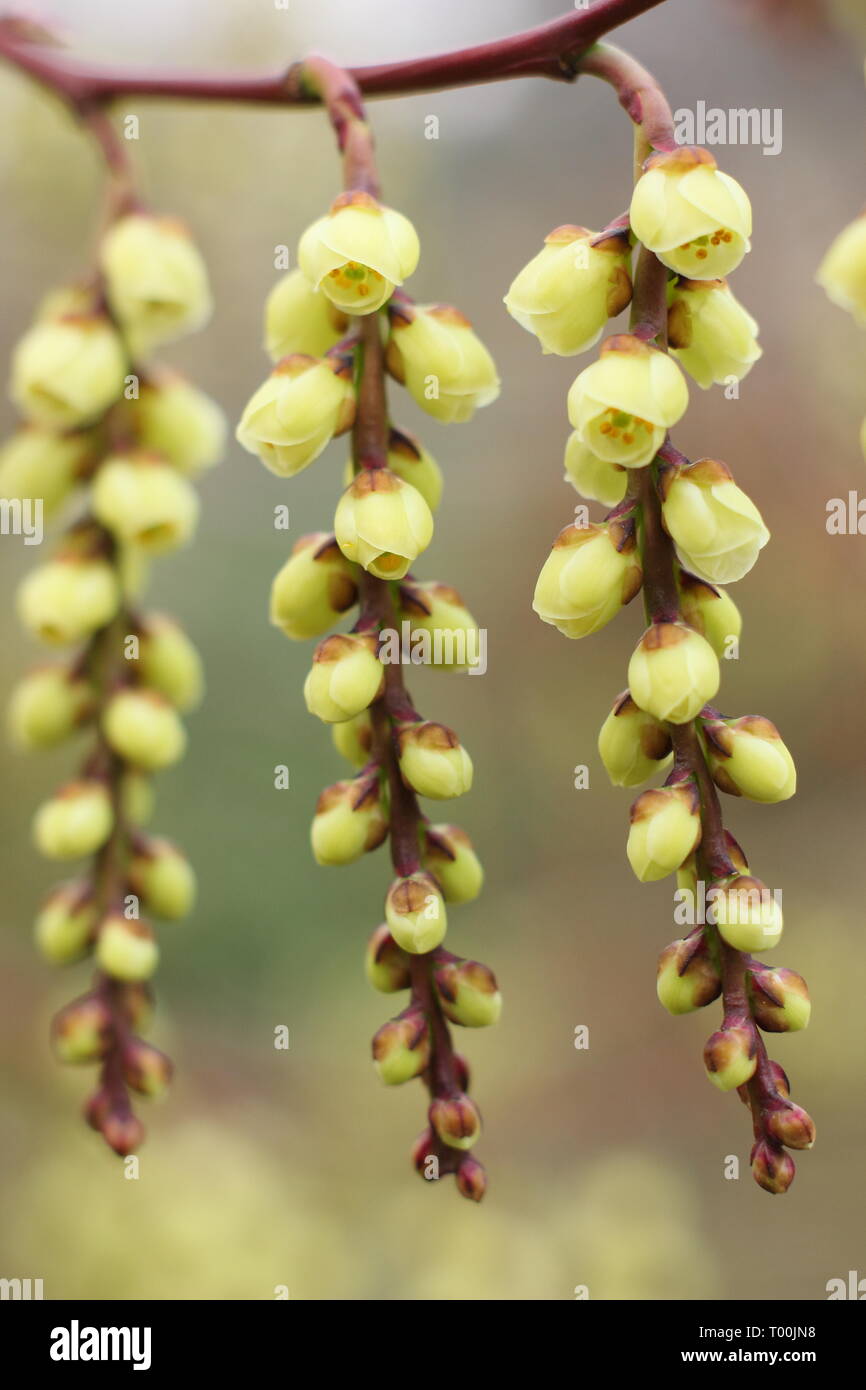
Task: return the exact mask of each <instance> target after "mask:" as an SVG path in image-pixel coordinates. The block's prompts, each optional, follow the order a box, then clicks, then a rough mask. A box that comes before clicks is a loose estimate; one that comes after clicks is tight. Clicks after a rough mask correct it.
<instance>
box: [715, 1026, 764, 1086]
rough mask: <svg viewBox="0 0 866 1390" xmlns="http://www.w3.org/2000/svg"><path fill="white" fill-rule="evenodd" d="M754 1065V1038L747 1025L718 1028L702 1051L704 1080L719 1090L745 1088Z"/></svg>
mask: <svg viewBox="0 0 866 1390" xmlns="http://www.w3.org/2000/svg"><path fill="white" fill-rule="evenodd" d="M757 1065H758V1057H757V1037H756V1035H755V1030H754V1028H752V1027H750V1026H748V1025H746V1024H733V1025H731V1026H726V1027H723V1028H720V1029H719V1031H718V1032H717V1033H713V1035H712V1037H711V1038H709V1039H708V1041H707V1045H706V1047H705V1048H704V1069H705V1071H706V1073H707V1078H708V1080H710V1081H712V1083H713V1085H714V1086H718V1088H719V1090H720V1091H734V1090H736V1088H737V1087H738V1086H744V1085H745V1084H746V1082H747V1081H749V1080H750V1079H751V1078H752V1077H753V1076H754V1074H755V1068H756V1067H757Z"/></svg>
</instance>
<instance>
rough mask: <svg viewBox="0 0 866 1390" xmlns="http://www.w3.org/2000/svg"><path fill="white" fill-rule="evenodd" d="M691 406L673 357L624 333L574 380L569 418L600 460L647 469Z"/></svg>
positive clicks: (611, 342)
mask: <svg viewBox="0 0 866 1390" xmlns="http://www.w3.org/2000/svg"><path fill="white" fill-rule="evenodd" d="M688 403H689V392H688V387H687V386H686V382H685V377H684V376H683V374H682V372H681V371H680V369H679V367H678V366H677V364H676V363H675V362H674V361H673V360H672V359H671V358H670V357H668V355H667V353H664V352H661V351H660V350H659V349H658V348H654V347H650V345H649V344H648V343H644V342H642V341H641V340H640V339H639V338H634V337H632V336H631V334H628V333H620V334H618V335H617V336H615V337H613V338H608V339H607V340H606V341H605V342H604V343H603V344H602V347H601V355H600V357H599V358H598V361H597V362H592V363H591V364H590V365H589V366H588V367H584V369H583V371H582V372H580V374H579V375H578V376H577V377H576V378H575V380H574V381H573V383H572V385H571V389H570V390H569V393H568V418H569V420H570V421H571V423H572V425H573V427H574V429H575V430H577V433H578V435H579V437H580V440H581V443H583V444H585V445H586V447H587V448H588V449H590V450H591V452H592V453H593V454H595V455H596V457H597V458H601V459H604V460H606V461H607V462H608V463H618V464H621V465H622V467H623V468H642V467H644V465H645V464H648V463H651V462H652V460H653V458H654V456H655V454H656V453H657V452H658V450H659V448H660V447H661V445H662V443H663V442H664V437H665V434H666V433H667V431H668V430H669V429H670V427H671V426H672V425H675V424H676V422H677V420H679V419H680V417H681V416H682V415H684V414H685V411H686V406H687V405H688Z"/></svg>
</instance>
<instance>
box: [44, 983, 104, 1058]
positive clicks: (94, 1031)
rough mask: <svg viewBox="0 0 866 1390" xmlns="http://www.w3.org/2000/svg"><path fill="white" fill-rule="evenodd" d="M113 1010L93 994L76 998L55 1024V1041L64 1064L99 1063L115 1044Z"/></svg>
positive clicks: (62, 1010) (53, 1021)
mask: <svg viewBox="0 0 866 1390" xmlns="http://www.w3.org/2000/svg"><path fill="white" fill-rule="evenodd" d="M111 1038H112V1023H111V1011H110V1009H109V1008H108V1006H107V1004H106V1003H105V1001H104V1000H102V999H98V998H97V997H96V996H95V995H93V994H85V995H82V997H81V998H80V999H73V1001H72V1003H71V1004H67V1005H66V1008H65V1009H61V1010H60V1013H59V1014H56V1015H55V1017H54V1018H53V1020H52V1022H51V1042H52V1045H53V1047H54V1051H55V1053H56V1054H57V1058H58V1060H59V1061H61V1062H96V1061H98V1060H99V1058H100V1057H104V1056H105V1054H106V1052H107V1051H108V1049H109V1047H110V1045H111Z"/></svg>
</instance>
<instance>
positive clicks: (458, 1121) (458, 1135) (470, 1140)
mask: <svg viewBox="0 0 866 1390" xmlns="http://www.w3.org/2000/svg"><path fill="white" fill-rule="evenodd" d="M429 1114H430V1123H431V1125H432V1126H433V1128H434V1130H435V1131H436V1133H437V1134H438V1135H439V1138H440V1139H441V1140H442V1142H443V1144H447V1145H448V1146H449V1147H450V1148H452V1149H471V1148H472V1145H473V1144H474V1143H476V1142H477V1140H478V1136H479V1135H480V1133H481V1116H480V1115H479V1113H478V1107H477V1106H476V1105H475V1102H474V1101H472V1100H470V1099H469V1097H468V1096H466V1095H458V1096H452V1097H449V1098H447V1099H443V1098H438V1099H436V1100H434V1101H433V1102H432V1104H431V1106H430V1111H429Z"/></svg>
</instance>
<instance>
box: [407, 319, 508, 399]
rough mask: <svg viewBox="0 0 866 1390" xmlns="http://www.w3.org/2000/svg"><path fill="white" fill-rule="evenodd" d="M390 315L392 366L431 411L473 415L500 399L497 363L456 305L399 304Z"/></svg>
mask: <svg viewBox="0 0 866 1390" xmlns="http://www.w3.org/2000/svg"><path fill="white" fill-rule="evenodd" d="M390 317H391V336H390V338H389V340H388V351H387V361H388V370H389V371H390V373H391V375H392V376H393V377H395V378H396V380H397V381H399V382H401V383H402V385H404V386H405V387H406V390H407V391H408V392H409V394H410V396H411V397H412V399H413V400H414V401H415V402H416V403H417V404H418V405H420V407H421V409H422V410H426V411H427V413H428V415H433V416H434V417H435V418H436V419H437V420H441V421H442V422H443V424H450V423H452V422H455V421H464V420H469V419H471V418H472V416H473V414H474V413H475V411H476V409H478V408H479V407H481V406H484V405H490V403H491V402H492V401H495V400H496V397H497V396H498V395H499V377H498V375H497V372H496V364H495V362H494V361H493V358H492V357H491V356H490V353H489V352H488V351H487V348H486V347H485V346H484V344H483V343H482V341H481V339H480V338H479V337H478V336H477V335H476V334H475V333H474V332H473V329H472V324H471V323H470V322H469V320H468V319H467V318H465V317H464V315H463V314H461V313H460V312H459V310H458V309H453V308H451V307H450V305H446V304H415V305H408V304H401V305H400V306H399V308H397V309H392V310H390Z"/></svg>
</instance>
